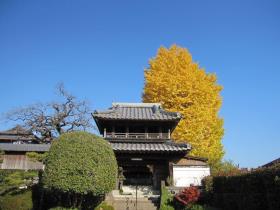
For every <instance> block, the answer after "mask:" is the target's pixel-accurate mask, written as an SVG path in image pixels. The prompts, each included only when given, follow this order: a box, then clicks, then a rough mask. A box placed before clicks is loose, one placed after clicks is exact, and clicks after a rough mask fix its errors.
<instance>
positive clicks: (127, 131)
mask: <svg viewBox="0 0 280 210" xmlns="http://www.w3.org/2000/svg"><path fill="white" fill-rule="evenodd" d="M128 134H129V127H128V125H126V126H125V138H128Z"/></svg>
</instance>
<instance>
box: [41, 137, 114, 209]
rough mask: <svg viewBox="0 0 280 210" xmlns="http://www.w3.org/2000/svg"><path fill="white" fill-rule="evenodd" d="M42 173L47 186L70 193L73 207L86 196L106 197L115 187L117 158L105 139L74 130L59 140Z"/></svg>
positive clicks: (44, 184)
mask: <svg viewBox="0 0 280 210" xmlns="http://www.w3.org/2000/svg"><path fill="white" fill-rule="evenodd" d="M45 162H46V167H45V171H44V173H43V176H42V183H43V186H44V187H45V188H48V189H51V190H54V191H56V192H57V191H61V192H62V193H68V194H69V197H71V199H70V201H69V202H70V205H71V206H72V207H79V206H81V202H82V200H83V197H84V196H87V195H89V194H90V195H93V196H103V195H104V194H105V193H107V192H110V191H111V190H112V189H113V188H114V187H115V182H116V178H117V161H116V158H115V155H114V152H113V150H112V147H111V146H110V145H109V143H108V142H107V141H105V140H104V139H102V138H100V137H98V136H96V135H93V134H90V133H86V132H71V133H65V134H63V135H61V136H60V137H59V138H58V139H57V140H55V141H54V142H53V143H52V145H51V148H50V150H49V153H48V155H47V157H46V160H45Z"/></svg>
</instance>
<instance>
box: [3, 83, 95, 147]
mask: <svg viewBox="0 0 280 210" xmlns="http://www.w3.org/2000/svg"><path fill="white" fill-rule="evenodd" d="M57 92H58V94H59V96H60V97H62V100H61V101H59V102H51V103H47V104H42V103H39V104H34V105H30V106H27V107H25V108H19V109H16V110H13V111H10V112H8V113H7V114H6V119H8V120H12V121H15V122H17V123H19V124H20V125H22V126H23V127H24V128H26V129H28V130H29V131H31V132H33V133H34V134H35V135H36V136H37V137H39V139H41V141H42V142H50V141H52V140H53V139H54V138H56V137H58V136H59V135H60V134H62V133H65V132H70V131H75V130H88V129H90V128H93V124H92V118H91V115H90V113H91V110H90V108H89V105H88V103H87V102H86V101H83V100H82V101H79V100H77V99H76V97H75V96H73V95H72V94H70V93H68V92H67V91H66V90H65V88H64V85H63V84H59V85H58V86H57Z"/></svg>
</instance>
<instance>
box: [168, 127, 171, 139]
mask: <svg viewBox="0 0 280 210" xmlns="http://www.w3.org/2000/svg"><path fill="white" fill-rule="evenodd" d="M170 138H171V135H170V129H168V139H170Z"/></svg>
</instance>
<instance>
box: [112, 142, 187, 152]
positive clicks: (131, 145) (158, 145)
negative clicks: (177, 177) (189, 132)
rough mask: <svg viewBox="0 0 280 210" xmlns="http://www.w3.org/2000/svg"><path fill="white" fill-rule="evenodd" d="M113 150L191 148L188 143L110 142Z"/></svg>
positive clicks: (157, 150)
mask: <svg viewBox="0 0 280 210" xmlns="http://www.w3.org/2000/svg"><path fill="white" fill-rule="evenodd" d="M110 144H111V146H112V148H113V150H114V151H115V152H140V153H141V152H142V153H145V152H154V153H157V152H167V153H168V152H187V151H188V150H190V149H191V147H190V145H188V144H176V143H172V142H165V143H120V142H118V143H115V142H110Z"/></svg>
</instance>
